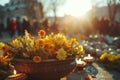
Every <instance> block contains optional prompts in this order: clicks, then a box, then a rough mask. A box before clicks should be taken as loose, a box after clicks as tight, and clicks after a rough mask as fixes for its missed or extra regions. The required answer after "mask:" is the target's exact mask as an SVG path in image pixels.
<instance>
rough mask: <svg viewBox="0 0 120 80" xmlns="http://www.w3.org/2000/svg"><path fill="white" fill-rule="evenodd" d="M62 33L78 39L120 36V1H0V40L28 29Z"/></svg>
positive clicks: (21, 33)
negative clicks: (95, 36)
mask: <svg viewBox="0 0 120 80" xmlns="http://www.w3.org/2000/svg"><path fill="white" fill-rule="evenodd" d="M40 29H44V30H46V31H47V33H50V32H54V33H58V32H62V33H63V34H65V35H66V36H70V37H73V36H74V37H76V38H77V39H83V38H87V37H88V36H90V35H92V34H102V35H110V36H119V34H120V1H119V0H0V39H1V40H5V39H10V38H13V37H16V36H21V35H23V34H24V30H28V32H30V33H31V34H33V35H37V31H38V30H40Z"/></svg>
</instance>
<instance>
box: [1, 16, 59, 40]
mask: <svg viewBox="0 0 120 80" xmlns="http://www.w3.org/2000/svg"><path fill="white" fill-rule="evenodd" d="M54 26H56V25H55V24H52V25H51V26H50V25H49V21H48V19H47V18H45V19H43V20H41V21H40V20H36V19H34V20H29V19H28V18H27V17H23V18H22V19H21V18H12V19H10V20H8V21H7V28H6V29H5V28H4V25H3V23H1V24H0V36H1V37H2V32H3V31H4V32H7V33H8V34H9V35H10V37H11V38H12V37H15V36H16V35H17V36H22V35H24V32H25V30H27V31H28V32H29V33H31V34H32V35H37V32H38V31H39V30H40V29H43V30H45V31H47V32H49V31H50V30H51V31H52V30H56V29H55V28H54V29H53V27H54ZM51 27H52V28H51ZM56 31H57V30H56Z"/></svg>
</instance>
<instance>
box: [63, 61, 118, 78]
mask: <svg viewBox="0 0 120 80" xmlns="http://www.w3.org/2000/svg"><path fill="white" fill-rule="evenodd" d="M88 75H96V76H94V78H91V80H120V73H119V72H117V71H115V70H111V71H107V70H106V69H105V68H104V67H103V66H102V64H97V63H93V65H91V66H88V67H87V70H85V71H82V74H81V71H75V72H73V73H71V74H70V75H68V76H67V77H64V78H62V79H61V80H82V79H83V77H85V76H88Z"/></svg>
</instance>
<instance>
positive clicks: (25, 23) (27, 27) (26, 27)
mask: <svg viewBox="0 0 120 80" xmlns="http://www.w3.org/2000/svg"><path fill="white" fill-rule="evenodd" d="M22 26H23V32H24V31H25V30H27V31H28V32H29V33H30V30H31V24H30V21H29V20H28V18H27V17H24V18H23V22H22Z"/></svg>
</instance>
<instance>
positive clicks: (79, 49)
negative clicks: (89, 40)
mask: <svg viewBox="0 0 120 80" xmlns="http://www.w3.org/2000/svg"><path fill="white" fill-rule="evenodd" d="M82 51H83V46H82V45H79V46H78V49H77V54H80V53H81V52H82Z"/></svg>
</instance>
